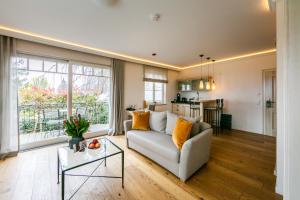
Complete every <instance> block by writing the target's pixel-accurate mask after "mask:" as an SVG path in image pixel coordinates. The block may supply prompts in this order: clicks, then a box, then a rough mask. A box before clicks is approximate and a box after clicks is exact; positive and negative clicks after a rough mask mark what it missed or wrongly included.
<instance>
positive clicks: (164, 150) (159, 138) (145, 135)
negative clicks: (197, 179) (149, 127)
mask: <svg viewBox="0 0 300 200" xmlns="http://www.w3.org/2000/svg"><path fill="white" fill-rule="evenodd" d="M127 138H128V140H129V145H130V141H132V142H134V143H136V144H138V145H140V146H142V147H143V148H145V149H148V150H150V151H153V152H155V153H156V154H158V155H160V156H162V157H164V158H165V159H167V160H170V161H172V162H176V163H178V162H179V156H180V152H179V151H178V149H177V148H176V146H175V145H174V143H173V141H172V137H171V136H170V135H167V134H165V133H159V132H155V131H137V130H131V131H128V132H127Z"/></svg>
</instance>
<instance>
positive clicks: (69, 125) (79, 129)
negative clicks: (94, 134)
mask: <svg viewBox="0 0 300 200" xmlns="http://www.w3.org/2000/svg"><path fill="white" fill-rule="evenodd" d="M89 127H90V122H88V121H87V120H86V119H85V118H83V117H81V116H80V115H78V116H71V117H70V118H69V119H68V120H64V129H65V131H66V133H67V134H68V136H71V137H73V138H74V137H78V138H82V135H83V134H84V133H85V132H87V130H88V129H89Z"/></svg>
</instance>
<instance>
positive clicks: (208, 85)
mask: <svg viewBox="0 0 300 200" xmlns="http://www.w3.org/2000/svg"><path fill="white" fill-rule="evenodd" d="M206 59H207V62H208V66H207V80H206V83H205V88H206V89H207V90H210V78H209V63H210V61H209V60H210V57H207V58H206Z"/></svg>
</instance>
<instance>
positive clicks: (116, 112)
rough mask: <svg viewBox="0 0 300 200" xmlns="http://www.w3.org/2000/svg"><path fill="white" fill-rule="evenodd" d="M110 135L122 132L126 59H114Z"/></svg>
mask: <svg viewBox="0 0 300 200" xmlns="http://www.w3.org/2000/svg"><path fill="white" fill-rule="evenodd" d="M111 71H112V85H111V106H110V125H109V127H110V129H109V132H108V134H109V135H118V134H122V130H123V115H124V61H122V60H117V59H113V62H112V70H111Z"/></svg>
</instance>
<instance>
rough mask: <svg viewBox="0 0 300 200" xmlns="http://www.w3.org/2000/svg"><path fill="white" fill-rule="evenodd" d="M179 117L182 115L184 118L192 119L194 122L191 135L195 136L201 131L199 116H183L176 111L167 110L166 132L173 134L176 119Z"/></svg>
mask: <svg viewBox="0 0 300 200" xmlns="http://www.w3.org/2000/svg"><path fill="white" fill-rule="evenodd" d="M179 117H182V118H183V119H185V120H187V121H191V122H192V123H193V126H192V130H191V133H190V137H193V136H195V135H197V134H198V133H199V129H200V118H199V117H197V118H191V117H183V116H179V115H176V114H174V113H171V112H167V127H166V134H168V135H172V132H173V129H174V128H175V126H176V121H177V119H178V118H179Z"/></svg>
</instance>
